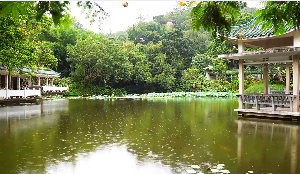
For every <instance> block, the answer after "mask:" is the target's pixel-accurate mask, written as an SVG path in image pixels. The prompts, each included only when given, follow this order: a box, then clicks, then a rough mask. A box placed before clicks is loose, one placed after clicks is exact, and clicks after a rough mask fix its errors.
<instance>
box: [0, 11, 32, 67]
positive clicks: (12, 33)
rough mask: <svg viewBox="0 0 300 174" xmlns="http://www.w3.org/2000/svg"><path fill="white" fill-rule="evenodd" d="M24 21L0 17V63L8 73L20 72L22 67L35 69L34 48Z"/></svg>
mask: <svg viewBox="0 0 300 174" xmlns="http://www.w3.org/2000/svg"><path fill="white" fill-rule="evenodd" d="M25 22H26V21H25V20H22V19H14V18H13V17H10V16H6V17H4V16H1V17H0V35H1V36H2V37H1V38H0V50H1V51H0V63H1V64H2V65H3V66H4V67H5V68H7V69H8V70H9V71H12V70H13V69H16V70H17V71H20V70H22V69H23V66H27V67H28V68H29V69H35V62H36V57H35V56H34V52H35V47H34V45H33V43H32V42H31V41H30V38H29V36H28V34H29V33H30V31H29V30H30V29H29V28H27V27H26V24H25Z"/></svg>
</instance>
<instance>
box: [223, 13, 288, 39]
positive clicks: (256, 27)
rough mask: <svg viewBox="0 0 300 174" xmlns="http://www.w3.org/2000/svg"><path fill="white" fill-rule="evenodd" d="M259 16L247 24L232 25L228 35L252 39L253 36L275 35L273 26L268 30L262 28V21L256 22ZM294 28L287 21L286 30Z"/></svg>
mask: <svg viewBox="0 0 300 174" xmlns="http://www.w3.org/2000/svg"><path fill="white" fill-rule="evenodd" d="M256 19H257V17H255V18H254V19H252V20H251V21H249V22H248V23H246V24H242V25H239V26H231V31H230V33H229V35H228V37H229V38H230V39H252V38H258V37H259V38H261V37H270V36H274V32H273V26H271V27H270V28H269V29H267V30H263V29H262V22H261V23H259V24H254V23H255V21H256ZM290 30H292V28H290V27H289V26H288V25H287V23H286V22H285V32H286V33H287V32H289V31H290Z"/></svg>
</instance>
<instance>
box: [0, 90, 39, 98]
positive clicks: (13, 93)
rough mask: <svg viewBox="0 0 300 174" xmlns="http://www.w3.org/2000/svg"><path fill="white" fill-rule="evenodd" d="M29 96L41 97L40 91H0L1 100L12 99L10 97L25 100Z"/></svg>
mask: <svg viewBox="0 0 300 174" xmlns="http://www.w3.org/2000/svg"><path fill="white" fill-rule="evenodd" d="M31 96H38V97H41V90H40V89H38V90H30V89H23V90H9V89H5V90H0V97H3V98H6V99H7V98H12V97H20V98H26V97H31Z"/></svg>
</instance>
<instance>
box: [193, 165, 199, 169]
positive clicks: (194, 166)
mask: <svg viewBox="0 0 300 174" xmlns="http://www.w3.org/2000/svg"><path fill="white" fill-rule="evenodd" d="M191 167H192V168H193V169H200V166H198V165H191Z"/></svg>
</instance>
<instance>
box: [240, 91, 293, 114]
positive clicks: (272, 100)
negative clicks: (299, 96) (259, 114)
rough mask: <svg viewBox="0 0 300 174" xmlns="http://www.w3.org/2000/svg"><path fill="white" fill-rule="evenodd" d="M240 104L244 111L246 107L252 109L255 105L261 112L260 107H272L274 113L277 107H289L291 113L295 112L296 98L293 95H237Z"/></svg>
mask: <svg viewBox="0 0 300 174" xmlns="http://www.w3.org/2000/svg"><path fill="white" fill-rule="evenodd" d="M236 96H237V97H238V98H239V102H241V103H242V109H245V105H246V104H247V107H248V108H249V109H250V108H252V106H253V104H254V105H255V107H256V110H260V105H271V106H272V111H276V109H277V106H282V107H283V106H289V108H290V112H292V111H293V99H294V98H295V97H296V96H295V95H291V94H258V93H254V94H236Z"/></svg>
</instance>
